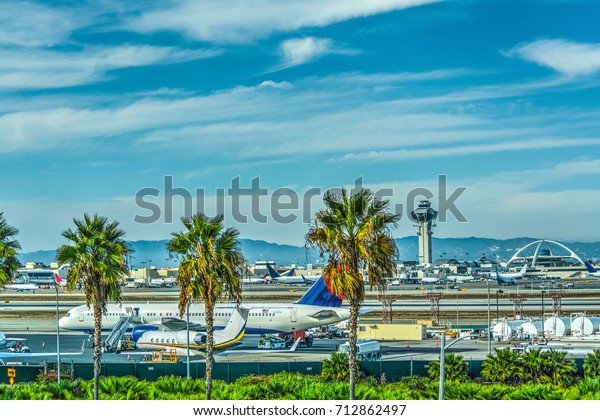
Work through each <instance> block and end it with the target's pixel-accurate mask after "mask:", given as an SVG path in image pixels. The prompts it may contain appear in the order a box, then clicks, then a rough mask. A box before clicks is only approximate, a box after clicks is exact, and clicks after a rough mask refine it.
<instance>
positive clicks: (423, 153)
mask: <svg viewBox="0 0 600 420" xmlns="http://www.w3.org/2000/svg"><path fill="white" fill-rule="evenodd" d="M577 146H600V138H598V139H570V138H564V139H548V138H543V139H533V140H532V139H528V140H521V141H513V142H500V143H483V144H469V145H466V146H464V145H455V146H451V147H436V148H417V149H401V150H385V151H370V152H364V153H348V154H346V155H344V156H343V157H341V158H339V159H333V160H332V161H353V160H358V161H365V160H371V161H386V160H387V161H402V160H414V159H431V158H436V157H452V156H465V155H476V154H489V153H498V152H514V151H519V150H545V149H554V148H561V147H565V148H569V147H577Z"/></svg>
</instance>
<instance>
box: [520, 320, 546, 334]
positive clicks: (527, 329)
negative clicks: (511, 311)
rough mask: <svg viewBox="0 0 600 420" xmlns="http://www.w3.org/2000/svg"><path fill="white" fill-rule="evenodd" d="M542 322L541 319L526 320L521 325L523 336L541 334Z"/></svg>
mask: <svg viewBox="0 0 600 420" xmlns="http://www.w3.org/2000/svg"><path fill="white" fill-rule="evenodd" d="M543 327H544V323H543V322H542V321H528V322H525V323H523V325H521V330H522V331H523V338H532V337H536V336H539V335H542V328H543Z"/></svg>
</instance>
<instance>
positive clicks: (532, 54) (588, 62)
mask: <svg viewBox="0 0 600 420" xmlns="http://www.w3.org/2000/svg"><path fill="white" fill-rule="evenodd" d="M506 54H507V55H508V56H516V57H520V58H522V59H524V60H527V61H531V62H534V63H536V64H538V65H540V66H544V67H549V68H551V69H554V70H556V71H558V72H560V73H563V74H565V75H568V76H571V77H574V76H588V75H591V74H594V73H597V72H598V71H600V44H584V43H576V42H572V41H567V40H563V39H544V40H539V41H535V42H531V43H528V44H521V45H518V46H516V47H514V48H512V49H511V50H509V51H508V52H507V53H506Z"/></svg>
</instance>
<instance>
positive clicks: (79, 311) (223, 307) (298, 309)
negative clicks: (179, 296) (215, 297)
mask: <svg viewBox="0 0 600 420" xmlns="http://www.w3.org/2000/svg"><path fill="white" fill-rule="evenodd" d="M341 305H342V299H341V298H340V297H338V296H335V295H333V294H332V293H331V292H330V291H329V290H327V286H326V284H325V280H324V279H323V278H322V277H321V278H320V279H319V280H318V281H316V282H315V284H313V285H312V286H311V287H310V288H309V289H308V290H307V291H306V293H305V294H304V295H303V296H302V297H301V298H300V299H299V300H298V301H297V302H293V303H262V304H256V305H255V304H253V306H252V309H251V310H250V313H249V315H248V323H247V325H246V334H271V333H275V334H279V333H290V332H292V331H300V330H306V329H309V328H313V327H319V326H321V325H328V324H336V323H338V322H340V321H344V320H347V319H348V318H350V311H349V309H347V308H342V307H341ZM234 309H235V305H233V304H219V305H216V306H215V310H214V320H215V327H216V328H218V329H221V328H224V327H225V325H226V324H227V322H228V320H229V317H230V316H231V314H232V312H233V310H234ZM189 312H190V325H194V328H195V329H198V327H201V326H204V325H205V322H204V304H201V303H193V304H191V305H190V309H189ZM93 314H94V312H93V308H91V307H90V308H88V307H87V306H86V305H80V306H76V307H74V308H72V309H70V310H69V311H68V312H67V314H66V315H65V316H63V317H62V318H61V319H60V320H59V326H60V328H64V329H66V330H81V331H91V330H93V329H94V316H93ZM131 314H136V315H137V316H139V318H141V322H140V323H141V324H145V325H155V326H166V327H167V328H169V329H170V330H172V331H175V330H183V329H186V321H185V314H184V318H183V319H182V318H179V308H178V303H177V302H168V303H167V302H165V303H150V302H148V303H138V302H135V303H129V304H124V305H118V304H114V303H110V304H108V305H107V315H105V316H103V317H102V328H103V329H105V330H110V329H111V328H112V327H113V326H114V324H115V323H116V322H117V321H118V320H119V318H120V317H122V316H126V315H131Z"/></svg>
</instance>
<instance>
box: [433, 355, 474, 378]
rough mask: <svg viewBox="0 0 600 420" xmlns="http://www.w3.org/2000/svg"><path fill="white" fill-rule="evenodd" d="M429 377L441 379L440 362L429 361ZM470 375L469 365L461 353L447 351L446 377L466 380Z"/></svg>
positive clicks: (445, 361)
mask: <svg viewBox="0 0 600 420" xmlns="http://www.w3.org/2000/svg"><path fill="white" fill-rule="evenodd" d="M427 373H428V375H429V378H431V379H432V380H439V379H440V362H439V361H438V360H434V361H432V362H430V363H429V369H428V370H427ZM468 377H469V367H468V366H467V362H465V361H464V360H463V357H462V356H461V355H460V354H456V353H446V354H445V356H444V378H446V380H448V381H456V382H464V381H466V380H467V379H468Z"/></svg>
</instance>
